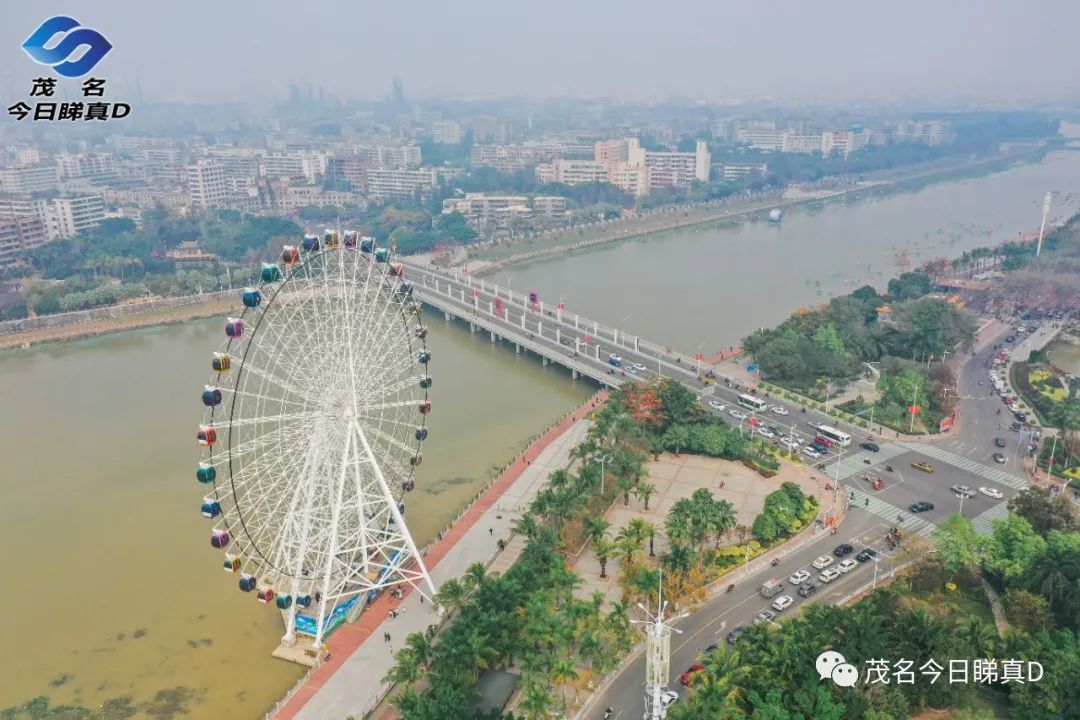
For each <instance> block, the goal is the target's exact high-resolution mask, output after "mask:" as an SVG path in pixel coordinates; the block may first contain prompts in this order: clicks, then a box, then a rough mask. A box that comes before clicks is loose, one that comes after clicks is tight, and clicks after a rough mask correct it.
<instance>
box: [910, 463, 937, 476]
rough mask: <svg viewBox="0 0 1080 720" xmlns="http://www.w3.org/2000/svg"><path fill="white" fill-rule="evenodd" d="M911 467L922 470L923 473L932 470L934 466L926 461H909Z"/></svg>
mask: <svg viewBox="0 0 1080 720" xmlns="http://www.w3.org/2000/svg"><path fill="white" fill-rule="evenodd" d="M911 467H913V468H915V469H916V470H922V471H923V472H925V473H932V472H934V466H933V465H931V464H930V463H928V462H913V463H911Z"/></svg>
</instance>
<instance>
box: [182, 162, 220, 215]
mask: <svg viewBox="0 0 1080 720" xmlns="http://www.w3.org/2000/svg"><path fill="white" fill-rule="evenodd" d="M188 195H189V196H190V197H191V205H192V207H194V208H196V209H198V210H206V209H208V208H213V207H221V206H223V205H224V204H225V202H226V201H227V200H228V197H229V186H228V183H227V182H226V180H225V171H224V170H223V169H222V167H221V166H220V165H218V164H217V162H215V161H214V160H206V159H203V160H196V161H195V162H194V163H192V164H191V165H188Z"/></svg>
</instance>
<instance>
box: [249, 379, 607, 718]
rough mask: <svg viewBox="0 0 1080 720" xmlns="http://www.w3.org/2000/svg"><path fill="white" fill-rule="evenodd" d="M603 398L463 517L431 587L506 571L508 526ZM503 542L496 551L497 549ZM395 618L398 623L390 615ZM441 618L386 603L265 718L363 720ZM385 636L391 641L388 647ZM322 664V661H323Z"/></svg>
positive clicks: (440, 556) (345, 635)
mask: <svg viewBox="0 0 1080 720" xmlns="http://www.w3.org/2000/svg"><path fill="white" fill-rule="evenodd" d="M602 397H603V396H602V395H601V396H599V397H594V398H592V399H590V400H589V401H588V402H586V403H585V404H583V405H582V406H580V407H579V408H577V409H575V410H574V411H573V412H572V413H570V414H568V415H567V416H566V417H565V418H563V419H562V420H561V421H560V422H558V423H556V424H555V425H553V426H552V427H551V428H549V429H548V430H547V431H546V432H545V433H544V434H543V435H541V436H540V437H539V438H538V439H537V440H536V441H535V442H533V443H532V444H531V445H530V446H529V448H528V449H527V450H525V452H524V453H522V455H521V456H520V457H518V458H517V459H516V460H515V461H514V462H513V463H512V464H511V465H510V467H508V468H507V469H506V470H505V471H504V472H503V473H502V475H500V477H499V478H498V479H497V480H496V481H495V482H494V483H493V484H492V485H491V487H490V488H489V489H488V490H487V491H486V492H485V493H483V494H482V495H481V496H480V498H479V499H478V500H477V501H476V502H475V503H473V504H472V505H471V506H470V507H469V508H468V509H467V510H466V512H465V513H464V515H463V516H462V517H461V518H460V519H459V520H458V521H457V522H456V523H455V524H454V525H453V526H452V527H451V528H450V529H449V530H448V531H446V532H445V533H443V534H442V536H441V537H440V538H439V539H438V540H437V541H436V542H435V543H433V544H432V545H430V546H429V547H428V549H427V551H426V553H427V554H426V555H425V558H424V559H425V562H426V563H427V566H428V570H429V572H430V573H431V576H432V580H433V582H434V583H435V585H436V587H439V586H441V585H442V583H444V582H445V581H446V580H448V579H450V578H458V577H461V575H462V574H463V573H464V572H465V570H466V568H468V567H469V566H470V565H472V564H473V563H482V564H484V565H485V566H488V568H489V571H505V569H506V568H508V567H509V566H510V565H512V564H513V562H514V560H516V559H517V555H518V554H519V553H520V552H521V549H522V548H523V547H524V543H521V542H515V541H514V539H513V537H512V530H511V528H512V525H513V523H514V521H515V520H517V518H519V517H520V516H521V515H522V514H523V513H524V511H525V510H526V509H527V507H528V505H529V503H531V502H532V499H533V498H534V497H535V496H536V493H537V491H539V490H540V488H542V487H543V486H544V484H545V483H546V482H547V479H548V475H549V474H550V473H551V472H552V471H554V470H557V469H560V468H563V467H566V466H567V465H568V464H569V462H570V451H571V450H572V449H573V448H574V447H575V446H576V445H577V444H578V443H579V442H581V440H582V439H583V438H584V437H585V433H586V432H587V430H588V426H589V420H588V419H587V418H588V413H589V411H590V410H591V409H592V408H593V407H595V406H596V405H597V404H599V402H601V400H602ZM500 540H503V541H506V545H505V550H503V551H500V550H499V541H500ZM391 610H395V611H396V612H397V617H392V616H391V615H390V611H391ZM439 622H440V618H439V616H438V615H437V614H436V612H435V609H434V608H433V607H432V606H431V604H430V603H425V602H422V599H421V596H420V594H419V593H415V592H408V593H407V594H406V595H405V596H404V598H402V599H394V598H391V597H390V596H389V595H385V594H384V595H383V596H381V597H380V598H379V599H378V600H376V601H375V602H374V603H373V604H372V605H371V607H369V608H368V609H367V610H366V611H365V612H364V613H363V614H362V615H361V616H360V618H359V620H358V621H357V622H355V623H352V624H348V625H345V626H343V627H341V628H340V629H339V630H338V631H337V632H335V633H334V634H333V635H332V636H331V637H330V640H329V641H328V643H327V651H328V652H329V656H330V659H329V660H324V661H323V662H322V663H321V664H320V665H319V666H318V667H316V668H315V669H313V670H312V671H311V672H310V673H309V674H308V676H307V677H306V678H305V680H304V681H303V682H302V683H301V684H299V685H298V686H297V687H296V688H295V689H294V691H293V692H292V693H290V695H289V696H287V698H286V699H285V700H284V701H283V702H282V703H281V704H279V707H277V708H275V709H274V710H273V711H271V712H270V713H269V714H268V717H272V718H275V719H276V720H291V719H292V718H297V719H298V720H322V719H323V718H336V719H338V720H343V719H344V718H346V717H349V716H354V717H357V718H361V717H364V716H365V714H366V713H368V712H370V711H371V710H372V709H374V708H375V707H376V706H377V705H378V704H379V703H380V702H381V701H382V700H383V698H384V697H385V695H386V693H387V691H388V690H389V687H388V686H387V685H386V684H385V683H384V682H383V677H384V676H385V675H386V673H387V671H389V670H390V668H391V667H392V666H393V664H394V653H395V652H396V651H397V650H399V649H401V647H402V646H403V644H404V642H405V638H406V637H407V636H408V635H409V634H410V633H414V632H419V633H423V632H424V631H425V630H427V628H428V626H429V625H438V624H439ZM384 633H388V634H389V641H387V640H386V636H384ZM324 657H325V656H324Z"/></svg>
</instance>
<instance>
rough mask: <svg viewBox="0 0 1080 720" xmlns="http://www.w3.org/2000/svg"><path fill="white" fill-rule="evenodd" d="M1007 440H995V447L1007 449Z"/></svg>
mask: <svg viewBox="0 0 1080 720" xmlns="http://www.w3.org/2000/svg"><path fill="white" fill-rule="evenodd" d="M1005 445H1006V443H1005V438H994V447H1005Z"/></svg>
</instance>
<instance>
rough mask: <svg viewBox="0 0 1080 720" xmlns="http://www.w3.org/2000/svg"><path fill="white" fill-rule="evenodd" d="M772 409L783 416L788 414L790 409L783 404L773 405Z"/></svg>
mask: <svg viewBox="0 0 1080 720" xmlns="http://www.w3.org/2000/svg"><path fill="white" fill-rule="evenodd" d="M772 411H773V412H774V413H775V414H777V415H781V416H783V415H787V414H788V409H787V408H786V407H784V406H783V405H773V407H772Z"/></svg>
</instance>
